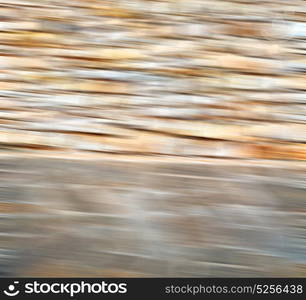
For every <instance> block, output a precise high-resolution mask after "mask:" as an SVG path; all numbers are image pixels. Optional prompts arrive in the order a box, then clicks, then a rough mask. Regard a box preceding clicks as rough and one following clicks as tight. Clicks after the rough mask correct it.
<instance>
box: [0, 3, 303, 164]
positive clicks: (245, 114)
mask: <svg viewBox="0 0 306 300" xmlns="http://www.w3.org/2000/svg"><path fill="white" fill-rule="evenodd" d="M66 2H67V1H66ZM66 2H63V1H55V0H54V1H52V0H39V1H35V0H31V1H27V0H24V1H21V0H10V1H2V2H1V7H0V13H1V15H2V16H3V17H2V18H1V20H0V30H1V31H0V41H1V49H0V51H1V57H0V66H1V72H0V89H1V92H0V98H1V101H0V122H1V123H0V132H1V135H0V146H1V148H2V151H6V150H14V151H34V150H33V149H35V151H44V150H47V151H61V152H68V153H69V152H70V151H86V152H103V153H105V152H107V153H125V154H135V153H137V154H144V155H152V154H155V155H179V156H182V157H186V156H209V157H226V158H227V157H230V158H232V157H234V158H237V157H239V158H241V157H243V158H264V159H266V158H268V159H271V158H272V159H274V158H276V159H279V158H286V159H294V160H305V147H304V143H305V138H306V135H305V132H306V127H305V117H304V116H305V97H304V90H305V82H306V81H305V80H306V77H305V74H304V69H305V59H304V55H305V53H304V52H305V49H306V48H305V45H306V44H305V42H304V38H305V28H306V25H305V24H306V23H304V22H305V21H306V18H305V6H304V2H303V1H298V0H293V1H290V3H287V2H285V1H284V2H282V3H279V1H273V0H270V1H253V0H252V1H222V0H218V1H211V0H201V1H197V0H190V1H182V0H165V1H147V0H146V1H145V0H129V1H126V0H124V1H123V0H122V1H121V0H114V1H94V0H79V1H78V0H73V1H68V2H67V3H66Z"/></svg>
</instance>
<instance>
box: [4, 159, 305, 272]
mask: <svg viewBox="0 0 306 300" xmlns="http://www.w3.org/2000/svg"><path fill="white" fill-rule="evenodd" d="M0 172H1V173H0V179H1V180H0V201H1V202H0V245H1V246H0V272H1V274H0V275H1V276H25V277H28V276H41V277H52V276H61V277H70V276H71V277H77V276H79V277H99V276H108V277H120V276H121V277H137V276H138V277H161V276H162V277H256V276H263V277H270V276H274V277H287V276H288V277H299V276H306V251H305V249H306V239H305V238H306V235H305V233H306V219H305V212H306V210H305V207H306V197H305V180H304V179H305V176H304V174H305V173H303V172H302V170H299V169H298V168H290V167H288V166H285V165H283V166H282V165H280V166H278V165H277V164H274V165H273V166H271V165H269V164H265V163H263V164H258V163H257V164H256V165H252V164H248V163H241V162H240V163H239V162H232V163H231V164H228V163H226V164H222V163H219V164H215V163H210V162H185V163H183V162H180V161H177V162H174V161H172V162H161V161H150V160H147V161H142V160H138V161H137V160H135V161H128V160H112V159H101V160H85V159H82V160H79V159H78V160H76V159H67V158H66V159H61V158H39V159H37V158H30V157H28V158H21V157H19V158H16V157H7V158H1V159H0Z"/></svg>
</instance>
